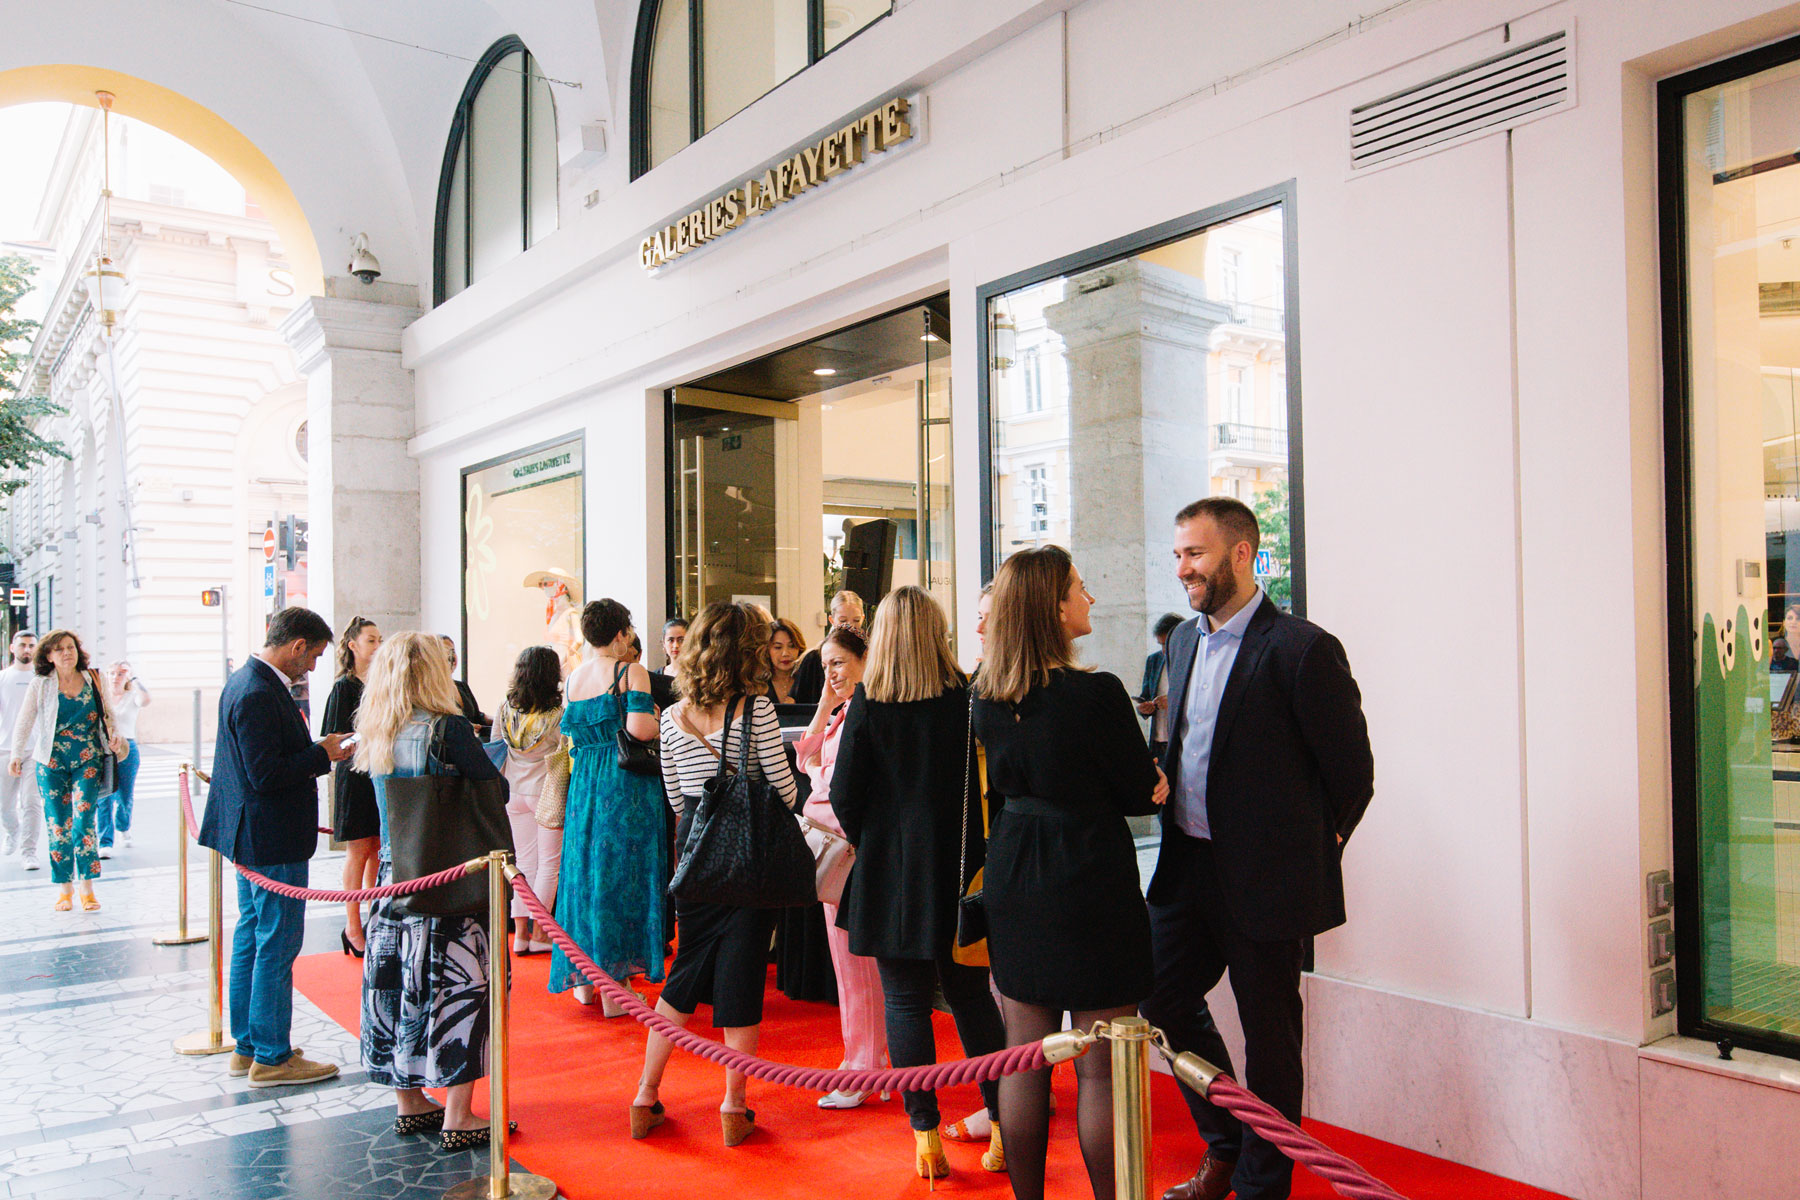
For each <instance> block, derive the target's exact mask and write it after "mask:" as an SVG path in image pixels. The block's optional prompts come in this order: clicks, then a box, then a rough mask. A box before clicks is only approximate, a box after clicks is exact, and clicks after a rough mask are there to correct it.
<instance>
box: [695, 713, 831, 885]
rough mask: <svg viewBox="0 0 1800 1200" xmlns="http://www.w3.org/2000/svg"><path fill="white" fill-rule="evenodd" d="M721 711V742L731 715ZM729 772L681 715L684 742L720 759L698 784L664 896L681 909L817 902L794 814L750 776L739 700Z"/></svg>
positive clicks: (764, 784) (746, 733)
mask: <svg viewBox="0 0 1800 1200" xmlns="http://www.w3.org/2000/svg"><path fill="white" fill-rule="evenodd" d="M739 703H740V700H733V701H732V702H731V703H730V704H728V705H726V707H725V722H724V725H723V729H724V730H725V731H726V734H725V737H724V738H721V740H722V741H723V740H727V739H728V738H729V736H730V730H731V719H732V713H733V712H734V711H735V710H736V708H737V705H738V704H739ZM741 703H742V704H743V706H744V713H743V722H742V724H741V726H740V727H739V732H738V747H737V749H738V754H737V758H738V762H737V766H736V768H735V769H733V768H732V767H731V765H730V764H729V763H728V762H727V760H726V757H725V755H723V754H721V753H720V752H719V751H718V750H716V749H714V748H713V746H712V744H711V743H710V742H708V741H707V740H706V739H705V738H704V737H701V736H700V734H699V733H698V732H696V731H695V729H694V728H693V726H691V725H689V724H688V722H687V713H686V712H685V711H683V712H681V713H678V714H677V716H676V721H677V723H678V724H680V725H681V727H682V729H684V730H685V731H686V732H687V734H688V736H689V737H692V738H693V739H694V740H695V741H697V742H699V743H700V744H701V745H702V746H705V747H706V749H707V750H708V752H710V753H711V754H712V755H713V756H714V757H716V758H717V759H718V760H719V766H718V770H716V771H715V772H714V773H713V776H712V778H711V779H708V780H706V782H704V783H703V784H701V785H700V798H699V800H698V801H697V802H696V804H695V808H694V815H693V816H692V818H690V824H689V827H688V836H687V840H686V841H685V842H684V843H682V845H681V848H680V857H679V858H678V859H677V860H676V865H675V877H674V878H673V879H671V880H670V881H669V894H670V895H671V896H673V897H674V898H675V899H676V900H678V901H680V902H681V903H683V904H695V903H710V904H725V905H730V906H732V907H734V908H794V907H797V906H799V905H803V904H811V903H812V902H813V900H814V899H816V898H817V893H816V891H815V889H816V886H817V885H816V884H815V882H814V878H813V875H814V869H815V867H814V863H813V856H812V853H811V852H810V851H809V850H808V849H807V847H806V839H805V838H803V837H802V836H801V835H800V826H799V825H798V824H797V823H796V822H795V821H794V814H793V813H792V812H791V811H790V810H789V809H788V806H787V805H785V804H783V803H782V802H781V797H780V796H779V795H777V794H776V792H775V789H774V788H773V787H772V786H770V784H769V781H768V780H767V779H765V778H763V777H762V776H761V775H758V776H756V777H754V778H753V777H752V776H751V774H750V709H751V707H752V705H751V702H750V700H749V699H748V698H743V699H742V700H741Z"/></svg>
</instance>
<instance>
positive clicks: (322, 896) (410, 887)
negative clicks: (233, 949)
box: [181, 771, 482, 904]
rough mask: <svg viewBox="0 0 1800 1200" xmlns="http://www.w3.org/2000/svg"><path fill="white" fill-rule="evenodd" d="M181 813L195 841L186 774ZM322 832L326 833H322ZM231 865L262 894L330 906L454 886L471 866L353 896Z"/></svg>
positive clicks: (196, 832)
mask: <svg viewBox="0 0 1800 1200" xmlns="http://www.w3.org/2000/svg"><path fill="white" fill-rule="evenodd" d="M181 812H182V815H183V816H184V817H185V818H186V819H187V827H188V836H189V837H192V838H194V839H195V840H198V839H199V837H200V823H199V822H198V821H196V820H195V819H194V800H193V795H192V793H191V791H190V787H189V784H188V776H187V772H186V771H183V772H182V773H181ZM325 832H330V831H329V830H326V831H325ZM231 865H232V866H233V867H234V868H235V869H236V870H237V873H238V874H239V875H242V876H243V877H244V878H245V879H248V880H249V881H250V882H251V883H254V884H255V885H256V886H257V887H259V888H262V889H263V890H264V891H266V892H273V893H275V894H276V895H277V896H287V897H289V898H291V899H294V900H318V901H321V902H324V903H331V904H348V903H350V902H351V901H357V902H361V901H364V900H384V899H388V898H390V897H393V896H410V895H412V894H413V893H415V892H423V891H426V890H428V889H430V888H434V887H438V886H439V885H441V884H446V883H454V882H455V881H456V880H458V879H461V878H462V877H463V876H464V875H467V874H469V873H470V870H471V864H469V863H458V864H457V865H456V866H454V867H451V868H450V869H449V870H447V871H439V872H438V873H437V874H436V875H425V876H422V877H421V878H418V879H409V880H407V881H406V882H405V883H390V884H385V885H383V886H382V887H373V888H363V889H361V890H360V891H354V892H346V891H332V892H328V891H321V890H318V889H316V888H303V887H295V886H294V885H293V884H290V883H279V882H277V881H275V880H273V879H270V878H269V877H268V876H267V875H264V874H261V873H260V872H257V871H253V870H251V869H250V868H249V867H246V866H244V865H243V864H241V863H232V864H231ZM481 869H482V868H481V867H474V870H481Z"/></svg>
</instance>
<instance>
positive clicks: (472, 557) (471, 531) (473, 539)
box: [463, 483, 499, 621]
mask: <svg viewBox="0 0 1800 1200" xmlns="http://www.w3.org/2000/svg"><path fill="white" fill-rule="evenodd" d="M463 527H464V534H465V537H466V543H467V546H468V550H467V551H466V553H467V554H468V559H469V562H468V568H467V571H466V572H465V582H464V585H463V589H464V591H465V592H466V593H467V601H468V605H469V615H470V616H472V617H474V618H475V619H476V620H478V621H485V620H487V616H488V579H489V578H490V577H491V576H492V575H493V574H494V572H495V571H496V570H497V569H498V568H499V562H498V560H497V559H496V558H495V557H494V546H493V540H494V518H493V517H491V516H489V515H488V511H487V493H486V492H484V491H482V490H481V485H480V484H478V483H471V484H470V485H469V497H468V509H467V512H466V513H465V514H464V517H463Z"/></svg>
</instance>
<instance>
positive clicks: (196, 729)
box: [188, 688, 200, 766]
mask: <svg viewBox="0 0 1800 1200" xmlns="http://www.w3.org/2000/svg"><path fill="white" fill-rule="evenodd" d="M188 761H189V762H191V763H193V764H194V765H195V766H199V765H200V689H199V688H195V689H194V747H193V757H192V758H190V759H188Z"/></svg>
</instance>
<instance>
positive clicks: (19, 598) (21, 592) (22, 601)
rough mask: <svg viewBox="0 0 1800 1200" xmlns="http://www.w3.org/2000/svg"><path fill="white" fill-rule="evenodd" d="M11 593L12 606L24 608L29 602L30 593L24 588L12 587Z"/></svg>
mask: <svg viewBox="0 0 1800 1200" xmlns="http://www.w3.org/2000/svg"><path fill="white" fill-rule="evenodd" d="M11 594H12V606H13V607H14V608H24V607H25V606H26V605H27V604H29V603H30V602H31V593H29V592H27V591H26V590H25V589H24V588H13V589H12V593H11Z"/></svg>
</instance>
